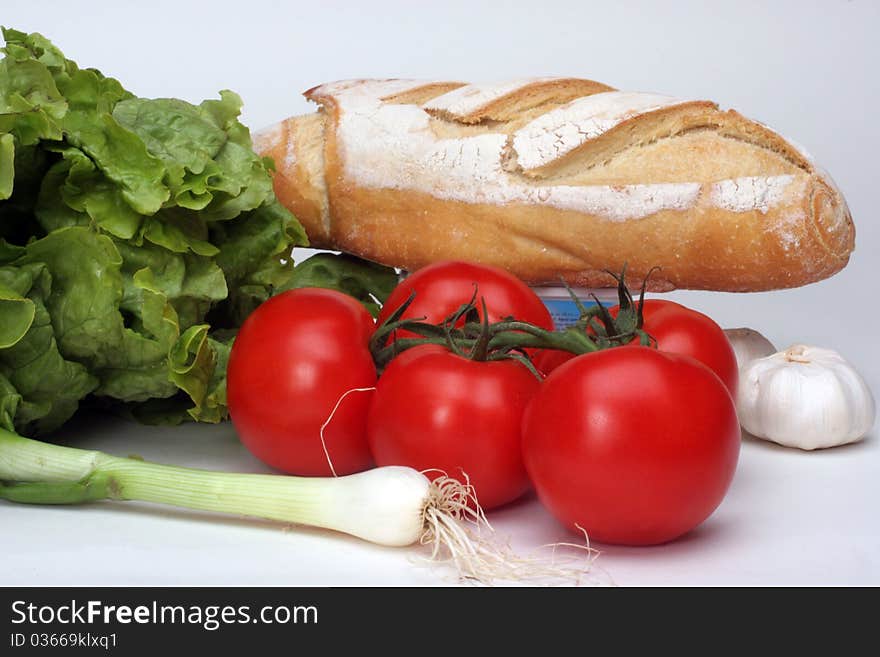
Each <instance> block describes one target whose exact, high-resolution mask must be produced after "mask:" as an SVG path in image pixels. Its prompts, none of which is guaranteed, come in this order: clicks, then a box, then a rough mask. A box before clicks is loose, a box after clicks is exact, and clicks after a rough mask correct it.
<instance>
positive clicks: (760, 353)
mask: <svg viewBox="0 0 880 657" xmlns="http://www.w3.org/2000/svg"><path fill="white" fill-rule="evenodd" d="M724 335H726V336H727V339H728V340H729V341H730V346H732V347H733V353H734V354H735V355H736V364H737V366H738V367H739V369H742V368H744V367H745V366H746V365H748V364H749V363H751V362H752V361H753V360H755V359H756V358H763V357H764V356H769V355H770V354H772V353H774V352H775V351H776V347H774V346H773V343H772V342H770V340H768V339H767V338H765V337H764V336H763V335H761V334H760V333H758V332H757V331H756V330H754V329H750V328H734V329H724Z"/></svg>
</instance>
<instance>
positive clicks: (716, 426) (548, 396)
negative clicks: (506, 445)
mask: <svg viewBox="0 0 880 657" xmlns="http://www.w3.org/2000/svg"><path fill="white" fill-rule="evenodd" d="M739 448H740V430H739V423H738V421H737V417H736V409H735V407H734V402H733V399H732V398H731V396H730V394H729V392H728V390H727V388H726V387H725V385H724V384H723V383H722V381H721V379H719V378H718V376H717V375H716V374H715V373H714V372H712V371H711V370H710V369H709V368H707V367H706V366H705V365H703V364H701V363H699V362H697V361H696V360H694V359H693V358H690V357H687V356H681V355H677V354H671V353H665V352H662V351H658V350H656V349H653V348H649V347H640V346H625V347H616V348H612V349H607V350H603V351H599V352H595V353H591V354H586V355H583V356H578V357H576V358H574V359H572V360H570V361H569V362H567V363H565V364H564V365H562V366H560V367H559V368H558V369H556V370H555V371H554V372H553V373H552V374H551V375H550V376H548V377H547V379H546V380H545V381H544V383H543V384H542V386H541V388H540V390H539V391H538V392H537V393H536V394H535V395H534V397H533V398H532V400H531V401H530V402H529V405H528V407H527V409H526V412H525V415H524V418H523V454H524V459H525V464H526V468H527V470H528V472H529V475H530V477H531V480H532V483H533V484H534V486H535V490H536V491H537V493H538V497H539V498H540V500H541V501H542V502H543V503H544V505H545V506H546V507H547V508H548V509H549V510H550V511H551V512H552V513H553V515H555V516H556V517H557V518H558V519H559V520H560V521H561V522H563V523H564V524H565V525H567V526H568V527H570V528H571V529H573V530H575V531H578V530H580V529H583V530H585V531H586V532H587V533H588V535H589V536H590V538H591V539H595V540H596V541H599V542H604V543H618V544H625V545H650V544H655V543H663V542H666V541H670V540H672V539H674V538H676V537H678V536H680V535H682V534H684V533H686V532H688V531H690V530H691V529H693V528H694V527H696V526H697V525H698V524H700V523H701V522H702V521H703V520H705V519H706V518H707V517H708V516H709V515H710V514H711V513H712V512H713V511H714V510H715V508H716V507H717V506H718V505H719V504H720V502H721V500H722V498H723V497H724V494H725V492H726V491H727V488H728V486H729V485H730V482H731V480H732V478H733V474H734V471H735V469H736V463H737V459H738V456H739Z"/></svg>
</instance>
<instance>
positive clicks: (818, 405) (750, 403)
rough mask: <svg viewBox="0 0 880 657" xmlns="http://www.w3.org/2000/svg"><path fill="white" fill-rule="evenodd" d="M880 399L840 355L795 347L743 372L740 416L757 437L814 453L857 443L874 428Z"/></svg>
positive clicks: (814, 348)
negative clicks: (822, 449)
mask: <svg viewBox="0 0 880 657" xmlns="http://www.w3.org/2000/svg"><path fill="white" fill-rule="evenodd" d="M875 412H876V411H875V403H874V396H873V394H872V393H871V390H870V388H868V385H867V384H866V383H865V380H864V379H863V378H862V377H861V375H859V373H858V372H857V371H856V370H855V368H854V367H853V366H852V365H851V364H850V363H848V362H847V361H846V360H845V359H844V358H843V357H842V356H841V355H840V354H838V353H837V352H835V351H833V350H831V349H823V348H821V347H814V346H810V345H802V344H798V345H792V346H791V347H789V348H788V349H786V350H784V351H780V352H778V353H775V354H772V355H770V356H766V357H764V358H758V359H756V360H753V361H752V362H751V363H749V364H748V365H746V366H745V367H744V368H743V369H741V370H740V387H739V392H738V395H737V414H738V415H739V420H740V424H741V425H742V427H743V429H745V430H746V431H748V432H749V433H750V434H752V435H753V436H755V437H757V438H763V439H765V440H771V441H773V442H776V443H779V444H780V445H786V446H788V447H797V448H800V449H806V450H812V449H821V448H826V447H835V446H837V445H844V444H846V443H851V442H855V441H857V440H860V439H861V438H862V437H864V435H865V434H867V433H868V431H870V430H871V427H872V426H873V424H874V418H875Z"/></svg>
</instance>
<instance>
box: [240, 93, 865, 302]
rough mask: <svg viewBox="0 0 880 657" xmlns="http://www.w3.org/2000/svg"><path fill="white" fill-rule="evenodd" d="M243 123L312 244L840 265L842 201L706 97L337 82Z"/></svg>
mask: <svg viewBox="0 0 880 657" xmlns="http://www.w3.org/2000/svg"><path fill="white" fill-rule="evenodd" d="M305 96H306V97H307V98H308V99H309V100H312V101H314V102H316V103H317V104H318V105H319V111H318V112H316V113H314V114H311V115H306V116H300V117H293V118H290V119H287V120H285V121H282V122H281V123H279V124H277V125H275V126H272V127H271V128H269V129H267V130H264V131H262V132H260V133H258V134H257V135H255V138H254V142H255V148H256V149H257V150H258V151H259V152H261V153H262V154H263V155H267V156H270V157H272V158H274V160H275V165H276V173H275V178H274V185H275V193H276V195H277V196H278V198H279V200H280V201H281V203H282V204H284V205H285V206H286V207H288V208H289V209H290V210H291V211H293V212H294V214H296V216H297V217H298V218H299V220H300V221H301V222H302V224H303V226H304V227H305V229H306V232H307V233H308V236H309V238H310V240H311V242H312V244H313V245H314V246H316V247H319V248H330V249H339V250H344V251H347V252H349V253H353V254H356V255H358V256H361V257H364V258H367V259H370V260H374V261H376V262H380V263H383V264H387V265H391V266H396V267H401V268H404V269H408V270H415V269H418V268H419V267H422V266H424V265H427V264H429V263H431V262H434V261H437V260H443V259H463V260H473V261H478V262H484V263H487V264H492V265H496V266H500V267H503V268H505V269H507V270H509V271H510V272H512V273H513V274H515V275H517V276H519V277H520V278H521V279H523V280H525V281H527V282H529V283H531V284H538V285H540V284H558V282H559V280H560V279H564V280H565V281H566V282H567V283H569V284H571V285H574V286H582V287H605V286H608V285H609V284H613V280H612V279H611V277H610V275H609V274H608V273H607V272H606V270H610V271H620V269H621V268H622V267H623V265H624V263H627V265H628V272H629V275H630V281H631V282H632V283H633V284H639V283H640V280H641V279H643V278H644V277H645V276H646V275H647V274H648V272H649V270H650V269H651V268H652V267H660V269H659V271H657V272H655V273H654V274H652V275H651V277H650V279H649V289H651V290H654V291H665V290H671V289H675V288H690V289H707V290H724V291H759V290H771V289H780V288H791V287H797V286H800V285H805V284H807V283H811V282H814V281H818V280H820V279H823V278H826V277H828V276H830V275H832V274H834V273H836V272H837V271H839V270H840V269H842V268H843V267H844V266H845V265H846V263H847V262H848V260H849V255H850V253H851V252H852V250H853V247H854V237H855V229H854V227H853V223H852V218H851V216H850V213H849V210H848V208H847V205H846V202H845V200H844V198H843V196H842V195H841V193H840V191H839V190H838V189H837V188H836V186H835V185H834V183H833V182H832V180H831V178H830V177H829V176H828V175H827V174H825V173H824V172H823V171H822V170H821V169H819V168H818V167H817V166H816V165H815V164H814V162H813V161H812V159H811V158H810V157H809V156H808V155H807V154H806V153H805V152H804V151H803V150H801V149H800V148H798V147H796V146H794V145H793V144H791V143H790V142H788V141H786V140H785V139H783V138H782V137H780V136H779V135H778V134H776V133H775V132H773V131H772V130H770V129H769V128H767V127H766V126H764V125H762V124H760V123H758V122H756V121H752V120H749V119H746V118H745V117H743V116H742V115H740V114H738V113H737V112H735V111H733V110H726V111H725V110H720V109H719V108H718V106H717V105H716V104H715V103H712V102H709V101H689V100H679V99H676V98H670V97H668V96H660V95H657V94H645V93H630V92H620V91H615V90H613V89H612V88H611V87H608V86H606V85H604V84H601V83H598V82H593V81H590V80H580V79H572V78H540V79H531V80H520V81H514V82H510V83H504V84H495V85H469V84H464V83H461V82H424V81H414V80H351V81H345V82H336V83H331V84H326V85H322V86H319V87H315V88H314V89H311V90H309V91H307V92H306V94H305Z"/></svg>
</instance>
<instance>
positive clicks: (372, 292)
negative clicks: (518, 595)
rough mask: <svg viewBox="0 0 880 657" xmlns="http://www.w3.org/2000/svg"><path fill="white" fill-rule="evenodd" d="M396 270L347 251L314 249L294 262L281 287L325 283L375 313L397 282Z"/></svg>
mask: <svg viewBox="0 0 880 657" xmlns="http://www.w3.org/2000/svg"><path fill="white" fill-rule="evenodd" d="M397 282H398V277H397V272H396V271H395V270H394V269H392V268H391V267H385V266H383V265H378V264H376V263H374V262H368V261H366V260H361V259H360V258H355V257H354V256H351V255H347V254H338V255H337V254H333V253H318V254H315V255H313V256H312V257H310V258H308V259H306V260H304V261H303V262H301V263H300V264H298V265H297V266H296V268H295V270H294V272H293V276H292V277H291V278H290V280H289V281H288V282H287V284H286V285H284V286H283V287H282V288H281V290H285V289H293V288H300V287H326V288H330V289H333V290H339V291H340V292H345V294H348V295H350V296H353V297H354V298H355V299H357V300H358V301H360V302H361V303H363V304H364V306H366V308H367V310H369V311H370V313H371V314H372V315H373V316H374V317H376V316H378V315H379V310H380V309H381V307H382V304H383V303H384V302H385V300H386V299H387V298H388V295H390V294H391V291H392V290H393V289H394V288H395V287H396V286H397Z"/></svg>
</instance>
